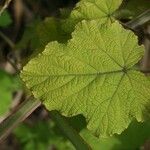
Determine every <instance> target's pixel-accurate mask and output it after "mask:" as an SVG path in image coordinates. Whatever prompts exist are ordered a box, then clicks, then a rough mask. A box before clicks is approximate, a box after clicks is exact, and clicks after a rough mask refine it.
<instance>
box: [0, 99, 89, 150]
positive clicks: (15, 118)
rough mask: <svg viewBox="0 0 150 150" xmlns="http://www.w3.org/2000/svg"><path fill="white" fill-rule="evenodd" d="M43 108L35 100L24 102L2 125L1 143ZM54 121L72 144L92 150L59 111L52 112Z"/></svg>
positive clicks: (82, 148)
mask: <svg viewBox="0 0 150 150" xmlns="http://www.w3.org/2000/svg"><path fill="white" fill-rule="evenodd" d="M39 106H41V102H40V101H39V100H36V99H35V98H33V97H32V98H29V99H27V100H26V101H24V102H23V103H22V104H21V105H20V106H19V108H18V109H17V110H16V111H15V112H14V113H12V114H10V115H9V116H8V117H7V118H6V119H5V120H3V121H2V122H1V124H0V143H1V142H2V141H3V140H5V139H6V138H7V136H8V135H9V134H10V133H11V132H12V130H13V129H14V128H15V127H16V126H17V125H18V124H19V123H21V122H22V121H23V120H24V119H26V118H27V117H28V116H29V115H30V114H31V113H32V112H33V111H34V110H35V109H37V108H38V107H39ZM50 115H51V117H52V119H53V120H54V121H55V123H56V125H57V126H58V128H60V130H61V131H62V133H63V134H64V135H65V136H66V137H67V138H68V139H69V140H70V141H71V142H72V144H73V145H74V146H75V148H76V149H78V150H91V148H90V146H89V145H88V144H87V143H86V142H85V141H84V140H83V138H82V137H81V136H80V135H79V134H78V133H77V131H75V130H74V129H73V128H72V127H71V126H70V125H69V123H68V122H67V121H66V119H65V118H64V117H63V116H62V115H60V113H59V112H57V111H51V113H50Z"/></svg>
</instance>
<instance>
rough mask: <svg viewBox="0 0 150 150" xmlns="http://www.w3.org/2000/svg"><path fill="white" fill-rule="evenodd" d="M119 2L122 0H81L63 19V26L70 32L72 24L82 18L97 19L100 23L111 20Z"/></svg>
mask: <svg viewBox="0 0 150 150" xmlns="http://www.w3.org/2000/svg"><path fill="white" fill-rule="evenodd" d="M121 3H122V0H81V1H80V2H79V3H77V5H76V7H75V9H74V10H73V11H72V13H71V15H70V17H69V18H68V19H67V20H65V23H64V24H63V28H64V30H65V31H67V32H71V31H72V29H73V28H74V26H75V25H76V24H77V23H78V22H80V21H82V20H92V19H99V21H100V22H101V23H106V22H107V23H109V22H112V20H114V16H113V14H114V12H115V11H116V10H117V9H118V8H119V6H120V5H121Z"/></svg>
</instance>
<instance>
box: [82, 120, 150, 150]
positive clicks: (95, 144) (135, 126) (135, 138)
mask: <svg viewBox="0 0 150 150" xmlns="http://www.w3.org/2000/svg"><path fill="white" fill-rule="evenodd" d="M149 129H150V121H146V122H144V123H139V122H136V121H133V122H132V123H131V124H130V126H129V127H128V128H127V129H126V130H125V131H124V132H123V133H122V134H121V135H115V136H112V137H109V138H101V139H98V138H96V137H94V136H93V135H92V134H91V133H90V132H89V131H88V130H87V129H84V130H82V131H81V132H80V134H81V136H82V137H83V138H84V139H85V141H86V142H87V143H89V144H90V146H91V147H92V149H93V150H100V149H101V150H137V149H140V147H141V146H143V145H144V143H145V142H146V141H147V140H149V139H150V130H149Z"/></svg>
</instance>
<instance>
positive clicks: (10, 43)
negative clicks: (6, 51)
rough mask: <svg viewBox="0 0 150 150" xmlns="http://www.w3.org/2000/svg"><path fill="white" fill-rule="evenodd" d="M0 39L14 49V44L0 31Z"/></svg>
mask: <svg viewBox="0 0 150 150" xmlns="http://www.w3.org/2000/svg"><path fill="white" fill-rule="evenodd" d="M0 37H1V38H2V39H4V40H5V41H6V42H7V44H8V45H9V46H10V47H11V48H14V47H15V44H14V43H13V42H12V41H11V40H10V39H9V38H8V37H7V36H6V35H5V34H4V33H3V32H1V31H0Z"/></svg>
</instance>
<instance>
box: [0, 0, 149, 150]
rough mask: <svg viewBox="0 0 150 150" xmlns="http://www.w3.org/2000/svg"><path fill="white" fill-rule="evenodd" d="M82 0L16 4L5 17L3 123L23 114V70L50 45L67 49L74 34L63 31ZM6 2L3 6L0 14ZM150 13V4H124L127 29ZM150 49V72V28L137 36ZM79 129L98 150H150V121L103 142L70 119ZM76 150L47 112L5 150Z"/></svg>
mask: <svg viewBox="0 0 150 150" xmlns="http://www.w3.org/2000/svg"><path fill="white" fill-rule="evenodd" d="M77 2H78V0H13V1H12V2H11V3H10V5H9V7H8V9H6V10H5V11H4V12H3V13H2V14H1V15H0V121H2V120H3V119H5V118H6V117H7V115H9V114H11V113H12V112H13V111H15V110H16V109H17V107H18V106H19V104H20V103H21V102H22V101H24V100H25V99H26V98H27V96H28V94H27V92H26V90H25V89H24V87H22V85H21V84H22V83H21V81H20V79H19V76H18V73H19V70H20V69H21V68H22V66H23V65H24V64H25V63H26V62H27V61H28V60H29V59H31V58H32V57H34V56H35V55H36V54H37V53H39V52H41V51H42V50H43V49H44V47H45V45H46V44H47V43H48V42H50V41H55V40H57V41H58V42H61V43H65V42H67V40H68V39H70V38H71V34H70V33H67V32H64V31H63V29H62V28H61V20H64V19H65V18H67V17H68V16H69V14H70V12H71V10H72V9H73V8H74V7H75V4H76V3H77ZM4 3H5V0H1V1H0V8H2V7H3V6H4ZM149 8H150V1H149V0H124V1H123V4H122V5H121V7H120V8H119V10H118V11H119V12H121V13H122V14H123V15H122V18H120V21H122V22H123V23H125V22H127V21H129V20H131V19H132V18H135V17H136V16H138V15H139V14H141V13H142V12H144V11H146V10H148V9H149ZM136 34H137V35H139V37H142V43H143V44H144V45H145V47H146V56H145V57H144V61H143V62H144V63H142V64H141V65H142V67H143V68H149V67H150V63H149V61H148V60H149V58H150V57H149V47H150V43H149V35H150V27H149V24H146V25H143V26H142V27H140V28H139V29H138V30H137V32H136ZM66 119H67V121H68V122H69V123H70V124H71V125H72V126H73V127H74V129H75V130H76V131H77V132H79V133H80V134H81V136H82V137H83V138H84V139H85V140H86V141H87V142H88V143H90V145H91V147H92V149H93V150H140V149H143V150H149V149H150V146H149V145H150V144H149V143H150V121H149V120H147V122H145V123H137V122H136V121H133V122H132V124H131V125H130V126H129V128H128V129H127V130H125V131H124V132H123V133H122V134H121V135H115V136H113V137H110V138H108V139H103V138H101V139H100V140H99V139H97V138H96V137H94V136H93V135H91V133H90V132H89V131H87V130H86V122H85V118H84V117H83V116H79V117H73V118H66ZM35 149H36V150H74V147H73V145H72V144H71V143H70V142H69V141H68V140H67V139H66V137H64V136H63V135H62V133H61V132H60V131H59V129H58V127H57V126H56V125H55V123H54V122H53V121H52V120H51V116H50V115H49V113H48V112H47V111H46V110H45V108H44V107H43V106H41V107H40V108H38V109H37V110H36V111H35V112H34V113H33V114H32V115H31V116H30V117H29V118H28V119H26V120H25V121H24V122H23V123H22V124H21V125H20V126H19V127H17V128H16V129H15V130H14V132H13V133H12V134H11V135H10V136H9V137H8V139H7V140H6V141H4V142H3V143H1V145H0V150H35Z"/></svg>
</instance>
